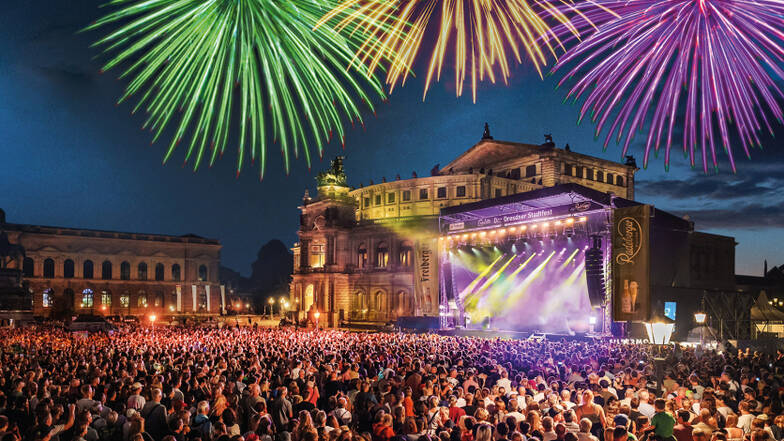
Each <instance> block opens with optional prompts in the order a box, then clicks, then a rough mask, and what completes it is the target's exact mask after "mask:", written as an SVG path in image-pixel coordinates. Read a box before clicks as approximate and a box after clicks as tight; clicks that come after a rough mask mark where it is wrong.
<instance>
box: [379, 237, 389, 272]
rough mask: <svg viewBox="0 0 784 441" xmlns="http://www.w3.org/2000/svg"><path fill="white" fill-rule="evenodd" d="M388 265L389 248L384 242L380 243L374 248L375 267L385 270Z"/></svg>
mask: <svg viewBox="0 0 784 441" xmlns="http://www.w3.org/2000/svg"><path fill="white" fill-rule="evenodd" d="M388 264H389V246H387V243H386V242H381V243H380V244H378V247H376V266H377V267H378V268H386V267H387V265H388Z"/></svg>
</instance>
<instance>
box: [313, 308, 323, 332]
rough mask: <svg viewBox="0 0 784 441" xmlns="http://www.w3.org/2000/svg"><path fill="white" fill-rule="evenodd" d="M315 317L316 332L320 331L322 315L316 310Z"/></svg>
mask: <svg viewBox="0 0 784 441" xmlns="http://www.w3.org/2000/svg"><path fill="white" fill-rule="evenodd" d="M313 317H315V318H316V331H318V328H319V323H318V322H319V317H321V313H320V312H318V310H316V313H315V314H313Z"/></svg>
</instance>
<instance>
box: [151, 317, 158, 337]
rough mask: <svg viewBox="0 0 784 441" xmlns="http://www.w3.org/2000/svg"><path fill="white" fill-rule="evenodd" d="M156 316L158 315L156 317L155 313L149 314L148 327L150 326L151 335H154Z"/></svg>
mask: <svg viewBox="0 0 784 441" xmlns="http://www.w3.org/2000/svg"><path fill="white" fill-rule="evenodd" d="M157 318H158V317H156V316H155V314H151V315H150V327H152V333H153V335H155V319H157Z"/></svg>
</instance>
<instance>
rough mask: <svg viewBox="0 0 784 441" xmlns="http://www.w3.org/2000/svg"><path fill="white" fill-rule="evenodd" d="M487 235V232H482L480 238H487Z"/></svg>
mask: <svg viewBox="0 0 784 441" xmlns="http://www.w3.org/2000/svg"><path fill="white" fill-rule="evenodd" d="M486 234H487V232H485V231H482V232H481V233H479V237H485V235H486ZM472 237H473V236H472Z"/></svg>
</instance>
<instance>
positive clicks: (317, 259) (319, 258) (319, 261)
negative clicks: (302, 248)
mask: <svg viewBox="0 0 784 441" xmlns="http://www.w3.org/2000/svg"><path fill="white" fill-rule="evenodd" d="M325 248H326V246H325V245H324V244H318V243H317V244H313V245H311V246H310V266H311V267H313V268H321V267H323V266H324V256H325Z"/></svg>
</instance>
